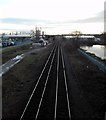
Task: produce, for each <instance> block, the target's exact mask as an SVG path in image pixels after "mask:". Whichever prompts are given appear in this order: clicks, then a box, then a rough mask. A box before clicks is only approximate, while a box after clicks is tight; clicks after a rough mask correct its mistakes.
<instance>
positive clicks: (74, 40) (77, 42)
mask: <svg viewBox="0 0 106 120" xmlns="http://www.w3.org/2000/svg"><path fill="white" fill-rule="evenodd" d="M71 35H73V36H75V39H73V44H74V45H75V47H77V48H79V46H80V43H79V40H78V38H79V36H81V35H82V32H81V31H77V30H76V31H73V32H71Z"/></svg>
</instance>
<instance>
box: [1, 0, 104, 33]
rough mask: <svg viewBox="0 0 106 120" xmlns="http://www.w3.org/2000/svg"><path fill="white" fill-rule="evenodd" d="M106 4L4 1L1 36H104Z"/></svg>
mask: <svg viewBox="0 0 106 120" xmlns="http://www.w3.org/2000/svg"><path fill="white" fill-rule="evenodd" d="M104 2H105V0H0V32H4V31H22V30H25V31H27V30H31V29H34V28H35V27H41V28H42V30H44V31H45V33H46V34H62V33H71V32H72V31H74V30H80V31H81V32H83V33H102V32H103V31H104Z"/></svg>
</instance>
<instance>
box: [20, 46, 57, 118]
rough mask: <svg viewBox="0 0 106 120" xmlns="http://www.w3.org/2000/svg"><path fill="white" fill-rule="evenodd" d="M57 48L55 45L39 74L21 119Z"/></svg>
mask: <svg viewBox="0 0 106 120" xmlns="http://www.w3.org/2000/svg"><path fill="white" fill-rule="evenodd" d="M55 48H56V46H54V47H53V49H52V51H51V52H50V54H49V57H48V59H47V61H46V63H45V65H44V67H43V70H42V72H41V74H40V76H39V78H38V81H37V83H36V85H35V87H34V89H33V91H32V93H31V96H30V98H29V100H28V102H27V104H26V106H25V108H24V111H23V113H22V115H21V117H20V120H22V118H23V116H24V114H25V112H26V109H27V107H28V105H29V103H30V101H31V99H32V96H33V94H34V92H35V90H36V88H37V86H38V84H39V82H40V79H41V77H42V75H43V73H44V71H45V69H46V67H47V64H48V62H49V60H50V57H51V56H52V54H53V51H54V49H55Z"/></svg>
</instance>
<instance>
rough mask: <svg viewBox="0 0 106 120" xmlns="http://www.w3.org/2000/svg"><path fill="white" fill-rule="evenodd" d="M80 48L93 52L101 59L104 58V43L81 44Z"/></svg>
mask: <svg viewBox="0 0 106 120" xmlns="http://www.w3.org/2000/svg"><path fill="white" fill-rule="evenodd" d="M80 48H82V49H84V50H86V52H90V53H93V54H95V55H96V56H97V57H100V58H101V59H103V60H106V45H93V46H81V47H80Z"/></svg>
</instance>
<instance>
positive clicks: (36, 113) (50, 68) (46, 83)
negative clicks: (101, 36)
mask: <svg viewBox="0 0 106 120" xmlns="http://www.w3.org/2000/svg"><path fill="white" fill-rule="evenodd" d="M55 54H56V49H55V51H54V54H53V57H52V61H51V64H50V68H49V71H48V74H47V78H46V82H45V85H44V89H43V93H42V95H41V99H40V103H39V107H38V110H37V113H36V117H35V120H37V118H38V115H39V111H40V107H41V104H42V100H43V96H44V93H45V90H46V87H47V83H48V79H49V75H50V72H51V68H52V65H53V61H54V57H55Z"/></svg>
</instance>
